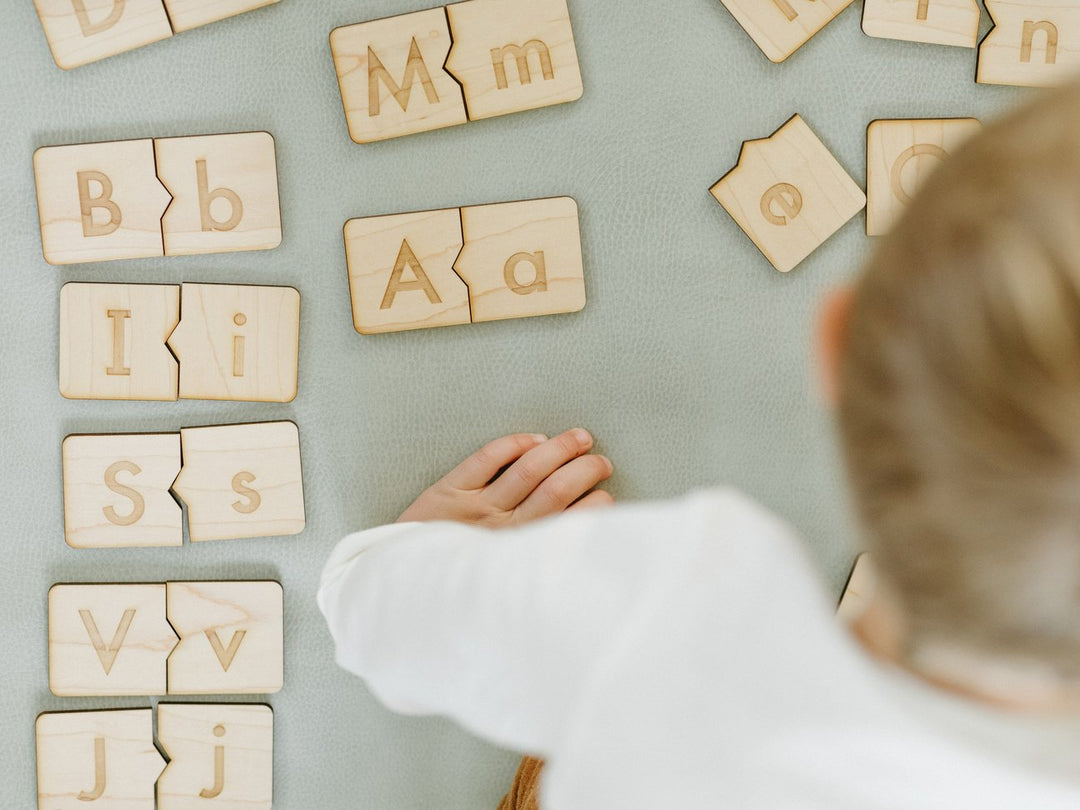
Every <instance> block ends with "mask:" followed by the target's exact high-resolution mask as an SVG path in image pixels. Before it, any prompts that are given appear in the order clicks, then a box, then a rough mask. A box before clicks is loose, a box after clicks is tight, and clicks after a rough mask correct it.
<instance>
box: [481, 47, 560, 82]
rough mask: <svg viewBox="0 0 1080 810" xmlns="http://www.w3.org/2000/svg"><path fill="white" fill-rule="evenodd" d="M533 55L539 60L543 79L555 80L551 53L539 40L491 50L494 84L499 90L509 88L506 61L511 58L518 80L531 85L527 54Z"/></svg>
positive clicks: (530, 71)
mask: <svg viewBox="0 0 1080 810" xmlns="http://www.w3.org/2000/svg"><path fill="white" fill-rule="evenodd" d="M530 53H535V54H536V55H537V56H538V57H539V58H540V69H541V70H542V71H543V73H544V78H545V79H546V80H547V81H551V80H552V79H554V78H555V69H554V67H552V65H551V51H550V50H549V49H548V46H547V45H546V44H545V43H544V42H542V41H541V40H539V39H530V40H529V41H528V42H526V43H525V44H524V45H507V46H506V47H503V48H492V49H491V64H492V65H493V66H494V67H495V84H496V86H497V87H498V88H499V89H500V90H505V89H506V88H508V87H509V86H510V82H509V81H507V78H506V60H507V59H509V58H510V57H511V56H512V57H514V61H515V62H517V71H518V80H519V81H520V82H521V83H522V84H532V70H530V69H529V54H530Z"/></svg>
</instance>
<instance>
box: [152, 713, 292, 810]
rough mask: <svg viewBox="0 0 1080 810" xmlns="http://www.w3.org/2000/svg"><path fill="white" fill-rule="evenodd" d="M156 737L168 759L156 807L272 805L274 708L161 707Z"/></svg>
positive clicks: (257, 808)
mask: <svg viewBox="0 0 1080 810" xmlns="http://www.w3.org/2000/svg"><path fill="white" fill-rule="evenodd" d="M158 740H159V741H160V742H161V747H162V749H163V750H164V751H165V754H166V756H167V757H168V758H169V765H168V767H166V769H165V773H163V774H162V775H161V779H159V780H158V791H157V792H158V810H193V809H194V808H201V807H212V808H214V810H270V805H271V801H272V799H273V792H274V713H273V712H272V711H271V709H270V707H269V706H247V705H237V704H213V705H201V704H193V703H186V704H172V703H163V704H161V705H160V706H159V707H158Z"/></svg>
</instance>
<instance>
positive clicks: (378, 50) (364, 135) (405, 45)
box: [330, 8, 467, 143]
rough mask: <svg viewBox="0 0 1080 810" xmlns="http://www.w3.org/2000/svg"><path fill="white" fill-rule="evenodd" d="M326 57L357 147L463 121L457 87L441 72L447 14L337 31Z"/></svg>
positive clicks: (436, 12)
mask: <svg viewBox="0 0 1080 810" xmlns="http://www.w3.org/2000/svg"><path fill="white" fill-rule="evenodd" d="M330 50H331V52H332V54H333V57H334V66H335V67H336V69H337V76H338V83H339V85H340V86H341V99H342V102H343V104H344V105H345V118H346V121H347V122H348V125H349V136H350V137H351V138H352V139H353V140H354V141H356V142H357V143H371V142H373V141H381V140H385V139H387V138H397V137H399V136H401V135H410V134H412V133H415V132H425V131H427V130H431V129H440V128H442V127H450V126H454V125H455V124H464V123H465V122H466V120H467V118H466V115H465V102H464V100H463V99H462V96H461V87H460V86H459V85H458V84H457V82H455V81H454V79H453V77H452V76H450V74H448V73H447V72H446V71H444V70H443V64H444V63H445V62H446V58H447V55H448V54H449V52H450V28H449V25H448V24H447V21H446V11H445V10H444V9H441V8H433V9H430V10H428V11H418V12H415V13H413V14H403V15H401V16H398V17H389V18H387V19H382V20H374V21H372V22H365V23H358V24H357V25H347V26H344V27H342V28H337V29H335V30H334V31H333V32H332V33H331V34H330Z"/></svg>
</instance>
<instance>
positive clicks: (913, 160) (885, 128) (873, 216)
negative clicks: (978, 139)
mask: <svg viewBox="0 0 1080 810" xmlns="http://www.w3.org/2000/svg"><path fill="white" fill-rule="evenodd" d="M981 128H982V124H980V123H979V121H978V120H977V119H975V118H936V119H911V120H891V121H890V120H882V121H874V122H873V123H871V124H870V126H869V127H868V128H867V135H866V200H867V202H866V233H867V235H868V236H880V235H881V234H884V233H886V232H887V231H888V230H889V229H890V228H891V227H892V226H893V223H894V222H895V221H896V219H897V218H898V217H899V216H900V214H901V212H902V211H903V210H904V207H905V206H906V205H907V204H908V203H909V202H910V201H911V197H912V196H913V195H914V194H915V191H916V190H917V189H918V188H919V187H921V186H922V184H923V183H924V182H926V179H927V178H928V177H929V176H930V174H931V173H932V172H933V171H934V170H935V169H937V167H938V165H939V164H940V163H941V161H942V160H944V159H945V158H947V157H948V156H949V155H950V154H951V153H952V152H953V151H954V150H955V149H956V148H957V147H959V146H960V144H962V143H963V142H964V141H966V140H967V139H968V138H970V137H971V136H972V135H974V134H975V133H976V132H978V131H979V130H980V129H981Z"/></svg>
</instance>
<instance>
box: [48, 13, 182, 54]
mask: <svg viewBox="0 0 1080 810" xmlns="http://www.w3.org/2000/svg"><path fill="white" fill-rule="evenodd" d="M34 5H35V6H36V7H37V13H38V17H39V18H40V19H41V26H42V28H44V29H45V38H46V39H47V40H48V41H49V49H50V50H51V51H52V55H53V60H54V61H55V62H56V64H57V65H58V66H60V67H62V68H63V69H64V70H70V69H71V68H76V67H79V66H80V65H85V64H87V63H89V62H96V61H97V60H98V59H104V58H105V57H107V56H113V55H115V54H118V53H123V52H124V51H130V50H132V49H133V48H140V47H142V46H143V45H149V44H150V43H151V42H158V41H159V40H162V39H168V38H169V37H171V36H172V34H173V31H172V26H170V25H169V17H168V15H167V14H166V13H165V7H164V6H163V5H162V3H161V0H34Z"/></svg>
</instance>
